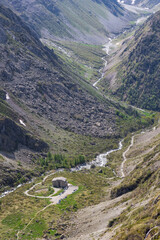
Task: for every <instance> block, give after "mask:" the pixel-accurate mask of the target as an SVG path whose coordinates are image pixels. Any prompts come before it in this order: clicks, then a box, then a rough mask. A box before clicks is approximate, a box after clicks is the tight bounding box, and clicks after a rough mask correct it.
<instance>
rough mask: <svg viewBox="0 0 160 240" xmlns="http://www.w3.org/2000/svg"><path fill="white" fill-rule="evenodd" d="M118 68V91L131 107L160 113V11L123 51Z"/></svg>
mask: <svg viewBox="0 0 160 240" xmlns="http://www.w3.org/2000/svg"><path fill="white" fill-rule="evenodd" d="M123 54H124V56H126V55H127V57H125V60H123V62H122V64H121V65H120V67H119V68H118V75H117V77H118V81H119V82H120V81H122V84H121V86H120V87H119V88H118V90H117V91H116V92H115V94H118V95H119V96H120V97H121V99H123V100H124V101H128V102H130V103H131V104H133V105H135V106H138V107H141V108H146V109H152V110H156V111H159V110H160V61H159V60H160V12H157V13H156V14H155V15H153V16H152V17H150V18H149V19H148V20H147V22H146V23H145V24H144V25H143V26H142V27H141V28H140V29H139V30H138V31H137V32H136V34H135V36H134V38H133V40H132V42H131V43H130V44H129V46H128V47H127V48H126V49H125V51H124V52H123Z"/></svg>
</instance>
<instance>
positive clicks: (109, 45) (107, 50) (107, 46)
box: [93, 38, 112, 89]
mask: <svg viewBox="0 0 160 240" xmlns="http://www.w3.org/2000/svg"><path fill="white" fill-rule="evenodd" d="M111 45H112V39H111V38H109V42H107V43H105V44H104V45H103V47H104V48H103V50H104V51H105V52H106V54H107V55H109V50H110V47H111ZM102 60H103V61H104V66H103V67H102V68H101V69H100V70H99V73H100V74H101V77H100V78H99V79H98V80H97V81H96V82H95V83H93V87H95V88H97V89H98V87H97V84H98V83H99V82H100V81H101V80H102V79H103V78H104V72H103V69H104V68H105V67H106V66H107V60H106V59H105V57H103V58H102Z"/></svg>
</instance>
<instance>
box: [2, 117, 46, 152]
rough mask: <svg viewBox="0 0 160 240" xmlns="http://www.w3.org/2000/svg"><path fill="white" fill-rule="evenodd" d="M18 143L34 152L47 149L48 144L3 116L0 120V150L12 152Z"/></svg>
mask: <svg viewBox="0 0 160 240" xmlns="http://www.w3.org/2000/svg"><path fill="white" fill-rule="evenodd" d="M19 145H24V146H26V147H28V148H29V149H31V150H33V151H36V152H44V151H48V149H49V147H48V145H47V144H46V143H45V142H44V141H42V140H39V139H37V138H34V137H33V136H32V135H31V134H30V133H29V132H27V131H26V130H25V129H23V128H22V127H20V126H18V125H17V124H16V123H15V122H14V121H12V120H10V119H8V118H5V119H1V120H0V151H6V152H14V151H15V150H17V149H18V146H19Z"/></svg>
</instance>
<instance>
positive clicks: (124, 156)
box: [121, 136, 134, 178]
mask: <svg viewBox="0 0 160 240" xmlns="http://www.w3.org/2000/svg"><path fill="white" fill-rule="evenodd" d="M133 143H134V136H132V138H131V144H130V145H129V146H128V148H127V150H126V151H125V152H123V154H122V156H123V162H122V164H121V178H124V177H125V174H124V164H125V162H126V161H127V157H126V154H127V153H128V152H129V150H130V148H131V147H132V146H133Z"/></svg>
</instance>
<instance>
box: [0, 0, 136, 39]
mask: <svg viewBox="0 0 160 240" xmlns="http://www.w3.org/2000/svg"><path fill="white" fill-rule="evenodd" d="M0 2H1V3H2V4H5V5H8V6H9V7H11V8H12V9H13V10H14V11H16V13H18V14H19V15H20V16H21V18H23V20H25V21H26V22H27V23H28V24H29V25H30V26H31V27H32V28H34V29H35V30H36V32H37V33H38V35H39V37H41V38H50V39H59V38H60V39H72V40H76V41H80V42H82V41H83V42H89V43H104V42H105V41H106V37H107V36H108V35H109V33H113V34H117V33H119V32H121V31H122V30H123V29H124V28H127V27H129V25H130V21H131V20H133V19H134V17H135V16H134V14H131V13H129V12H128V11H127V10H124V9H123V7H121V6H120V5H119V4H118V3H117V1H116V0H109V1H106V0H81V1H78V0H74V1H71V0H66V1H63V0H62V1H55V0H47V1H46V0H45V1H44V0H34V1H31V0H27V1H26V0H18V1H12V0H7V1H5V3H4V1H2V0H1V1H0Z"/></svg>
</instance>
